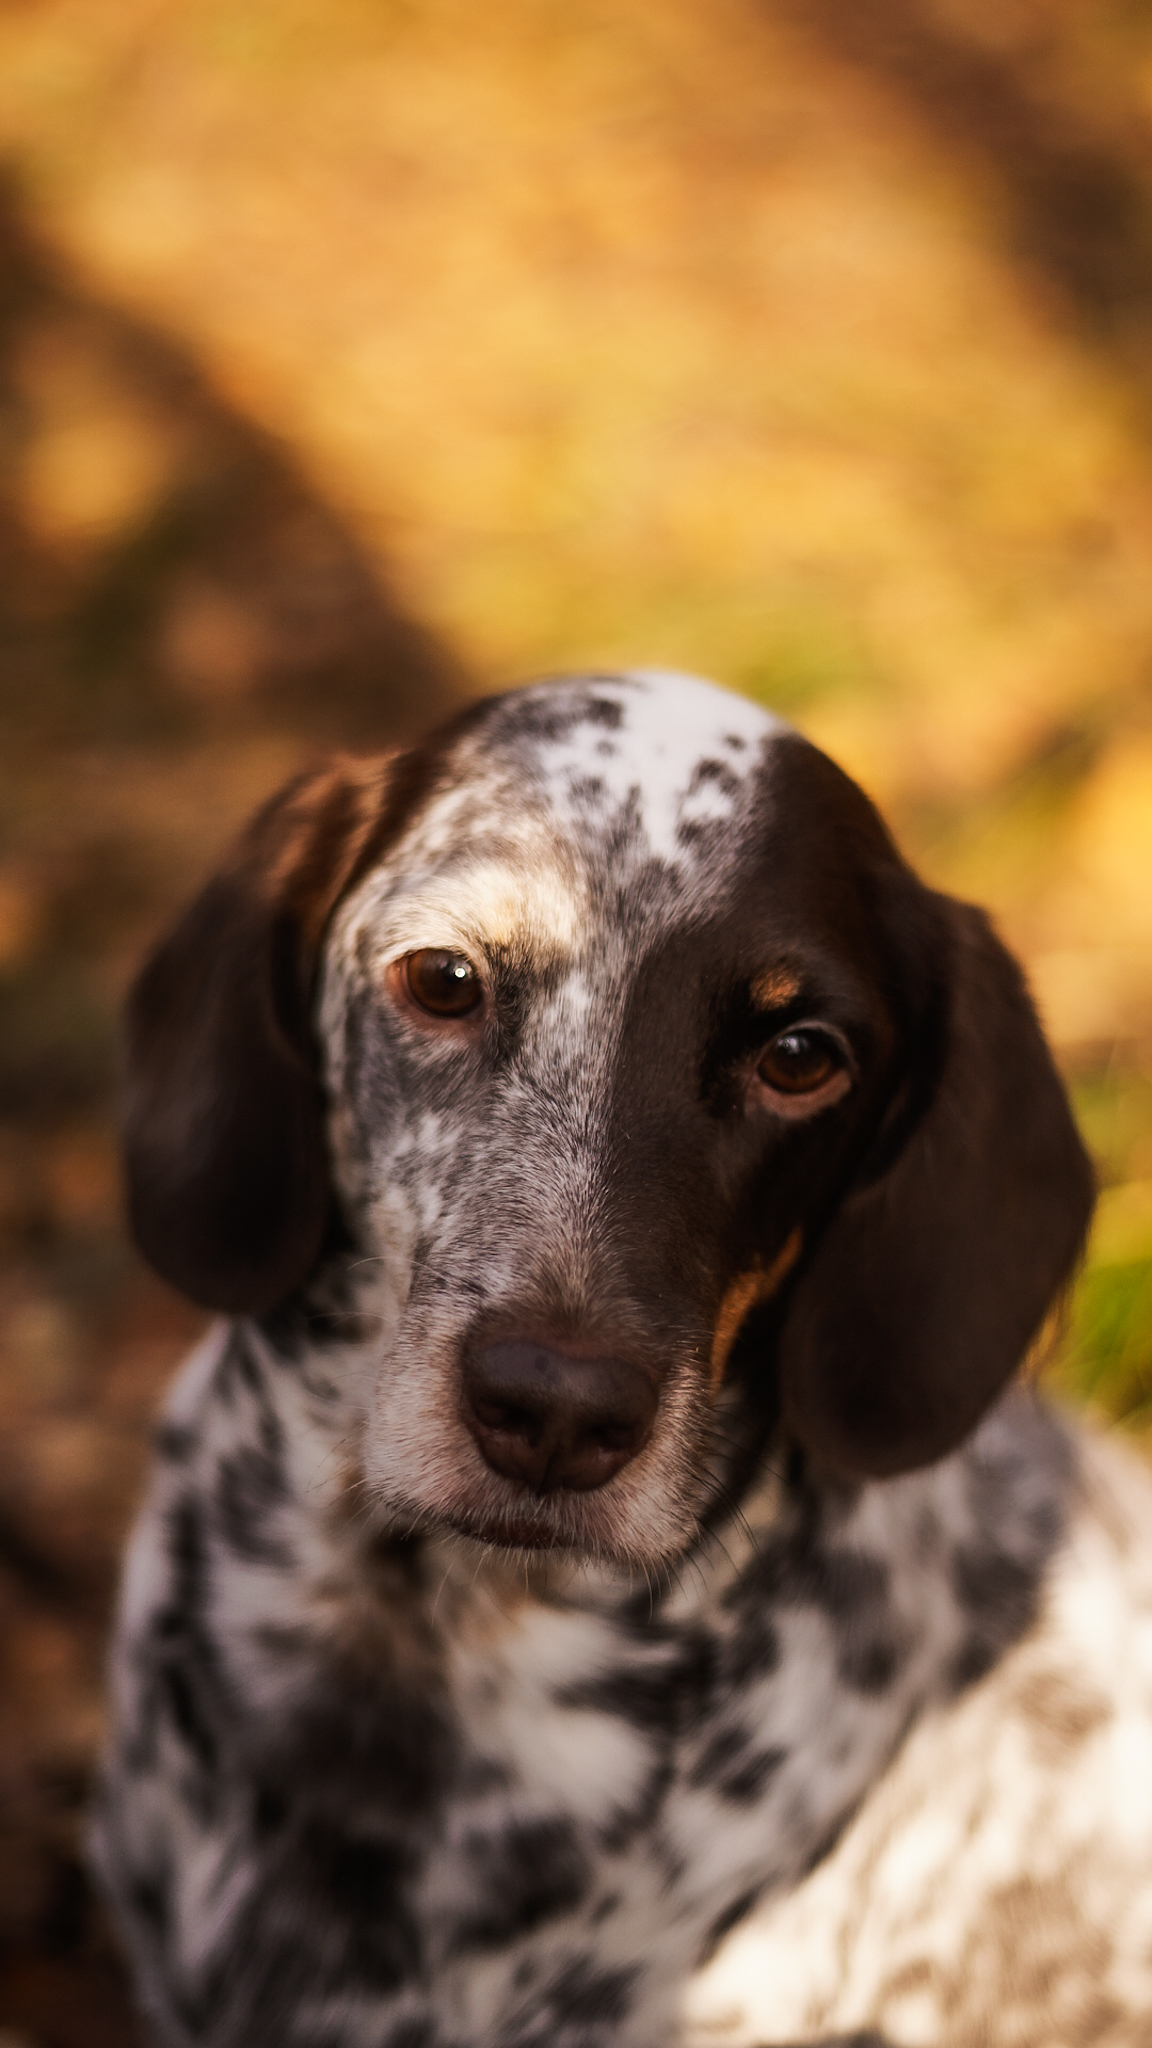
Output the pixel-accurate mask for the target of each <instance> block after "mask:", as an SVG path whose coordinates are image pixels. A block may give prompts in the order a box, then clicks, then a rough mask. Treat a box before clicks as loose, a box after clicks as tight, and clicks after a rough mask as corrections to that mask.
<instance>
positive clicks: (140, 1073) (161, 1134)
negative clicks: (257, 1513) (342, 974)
mask: <svg viewBox="0 0 1152 2048" xmlns="http://www.w3.org/2000/svg"><path fill="white" fill-rule="evenodd" d="M387 775H388V769H387V764H386V763H385V762H383V761H381V760H376V761H363V762H351V761H335V762H332V763H330V764H328V765H326V766H324V767H322V768H320V769H318V770H315V771H313V772H310V773H308V774H305V775H303V776H301V777H300V778H299V779H298V780H297V781H295V782H293V783H291V784H290V785H289V786H288V788H287V789H285V790H283V791H281V792H280V794H279V795H278V796H276V797H274V798H273V799H272V801H271V802H270V803H268V804H267V805H266V806H265V807H264V809H263V810H262V811H260V812H259V813H258V815H257V816H256V818H255V819H254V820H253V822H252V824H251V825H250V826H249V827H248V829H247V831H246V832H245V833H244V834H243V835H242V837H241V838H240V840H239V842H238V844H237V845H236V847H235V848H234V850H233V853H232V855H231V858H230V859H229V860H228V862H227V863H226V864H225V866H224V867H223V868H222V869H221V870H220V872H219V873H218V874H216V875H215V876H214V877H213V879H212V880H211V881H210V882H209V883H208V885H207V887H206V888H205V889H204V890H203V891H202V892H201V894H200V895H199V896H198V897H197V898H196V900H195V902H194V903H192V904H191V906H190V907H189V909H188V910H187V911H186V912H185V913H184V916H183V917H182V918H181V919H180V921H179V923H178V924H177V925H176V927H175V929H174V930H173V931H172V932H171V933H170V934H169V936H168V937H167V938H165V939H163V940H162V941H161V943H160V944H159V945H158V946H157V948H156V950H155V951H154V952H153V954H152V955H151V957H150V959H149V960H148V961H147V963H146V964H145V966H144V968H143V971H142V972H141V974H140V976H139V978H138V980H137V982H136V984H135V986H134V988H133V989H132V992H131V995H130V997H129V1001H128V1009H127V1030H126V1053H127V1061H126V1064H127V1076H126V1080H127V1086H126V1105H125V1111H126V1113H125V1154H126V1162H127V1173H128V1204H129V1214H130V1217H131V1222H132V1228H133V1230H134V1232H135V1235H136V1239H137V1242H138V1243H139V1245H140V1248H141V1250H142V1251H143V1253H144V1255H145V1257H146V1258H148V1259H150V1260H151V1262H152V1264H153V1265H154V1266H155V1267H156V1268H157V1269H158V1271H159V1272H161V1273H162V1274H163V1275H164V1276H165V1278H166V1279H168V1280H171V1281H172V1282H173V1284H174V1285H175V1286H176V1287H178V1288H180V1289H181V1290H182V1291H183V1292H184V1293H185V1294H188V1295H190V1296H191V1297H192V1299H193V1300H194V1301H198V1302H201V1303H202V1304H203V1305H204V1306H205V1307H206V1308H213V1309H224V1310H226V1311H229V1312H231V1313H240V1312H244V1311H250V1312H259V1311H261V1310H264V1309H267V1308H271V1307H273V1306H274V1305H275V1304H276V1303H277V1302H278V1301H281V1300H283V1299H284V1297H285V1296H286V1295H287V1294H289V1293H290V1292H291V1290H292V1289H293V1287H295V1286H297V1285H298V1284H299V1283H300V1282H301V1281H302V1280H303V1279H304V1278H305V1277H306V1276H307V1273H308V1271H309V1269H310V1268H311V1266H312V1265H313V1263H314V1262H315V1259H316V1256H317V1253H318V1251H319V1248H320V1242H321V1238H322V1235H323V1232H324V1228H325V1223H326V1220H327V1216H328V1205H329V1201H330V1193H329V1181H328V1170H327V1159H326V1148H325V1139H324V1122H323V1101H322V1097H321V1091H320V1084H319V1079H318V1075H317V1067H316V1061H315V1057H314V1050H313V1045H312V1035H311V1025H310V1009H311V995H312V987H313V982H314V978H315V972H316V962H317V957H318V952H319V946H320V941H321V938H322V936H323V932H324V927H325V925H326V923H327V920H328V918H329V916H330V915H331V912H332V910H333V908H334V906H335V904H336V902H337V901H338V899H339V897H340V896H341V894H342V893H343V892H344V890H346V889H347V887H348V886H349V884H350V883H351V881H352V880H353V879H354V878H355V876H356V874H357V872H358V871H359V870H361V869H362V868H363V866H364V864H365V862H366V860H367V858H368V857H369V855H370V854H371V852H372V850H373V847H374V844H375V841H376V840H377V838H378V836H379V832H380V821H381V819H382V816H383V799H384V790H385V784H386V781H387Z"/></svg>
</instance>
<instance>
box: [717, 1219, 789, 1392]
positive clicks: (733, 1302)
mask: <svg viewBox="0 0 1152 2048" xmlns="http://www.w3.org/2000/svg"><path fill="white" fill-rule="evenodd" d="M803 1244H804V1234H803V1232H802V1231H801V1230H799V1229H796V1230H794V1231H793V1232H792V1234H791V1236H790V1237H787V1238H785V1240H784V1243H783V1244H782V1246H781V1247H780V1250H779V1251H778V1252H777V1254H776V1257H775V1258H774V1259H773V1261H772V1264H771V1265H770V1266H753V1267H752V1269H751V1271H750V1272H747V1273H740V1274H739V1275H738V1276H737V1278H736V1279H735V1280H733V1282H732V1285H731V1286H730V1287H729V1289H728V1291H727V1293H726V1294H725V1296H724V1299H723V1301H722V1302H721V1303H720V1312H719V1314H718V1315H717V1317H716V1328H715V1330H714V1332H713V1336H712V1356H711V1360H710V1375H711V1388H712V1392H713V1393H715V1391H716V1389H717V1387H718V1386H719V1385H720V1382H721V1380H722V1379H723V1377H724V1369H725V1367H726V1366H727V1364H728V1355H729V1353H730V1351H731V1349H732V1346H733V1344H734V1343H735V1341H736V1334H737V1331H738V1330H739V1328H740V1325H741V1323H742V1322H743V1321H744V1318H745V1316H746V1315H747V1314H748V1312H749V1310H750V1309H753V1308H755V1307H756V1306H757V1305H758V1304H759V1303H760V1302H762V1301H770V1300H771V1298H772V1296H773V1295H774V1294H775V1292H776V1290H777V1288H778V1287H779V1286H780V1285H781V1282H782V1281H784V1280H786V1279H787V1277H788V1274H789V1273H790V1272H791V1271H792V1268H793V1266H794V1265H795V1264H796V1261H797V1259H798V1258H799V1256H800V1252H801V1249H802V1247H803Z"/></svg>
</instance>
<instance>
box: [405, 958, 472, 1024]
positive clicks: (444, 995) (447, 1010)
mask: <svg viewBox="0 0 1152 2048" xmlns="http://www.w3.org/2000/svg"><path fill="white" fill-rule="evenodd" d="M404 979H405V982H406V983H407V987H408V993H409V995H410V996H411V998H412V1000H413V1002H414V1003H416V1004H418V1006H419V1008H420V1009H422V1010H428V1011H429V1012H430V1013H431V1015H432V1016H433V1017H467V1016H468V1015H469V1013H470V1012H471V1011H472V1010H475V1009H476V1008H477V1006H478V1004H479V1002H480V998H481V996H482V994H483V989H482V987H481V982H480V976H479V975H478V974H477V972H476V969H475V968H474V967H473V965H472V962H471V961H470V960H467V959H465V957H464V955H463V953H439V952H437V951H436V950H435V949H434V948H429V950H428V951H427V952H424V953H409V955H408V958H407V960H406V961H405V962H404Z"/></svg>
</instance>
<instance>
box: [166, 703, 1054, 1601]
mask: <svg viewBox="0 0 1152 2048" xmlns="http://www.w3.org/2000/svg"><path fill="white" fill-rule="evenodd" d="M128 1055H129V1090H128V1113H127V1152H128V1168H129V1187H130V1200H131V1209H132V1217H133V1222H134V1225H135V1229H136V1233H137V1236H138V1238H139V1241H140V1243H141V1245H142V1247H143V1249H144V1251H145V1252H146V1254H147V1255H148V1256H149V1258H151V1260H152V1261H153V1263H154V1264H155V1265H156V1266H157V1267H158V1268H159V1270H160V1271H161V1272H162V1273H164V1274H166V1275H167V1276H168V1277H169V1278H170V1279H172V1280H173V1281H174V1282H175V1283H176V1285H177V1286H178V1287H181V1288H182V1289H184V1290H185V1291H186V1292H187V1293H188V1294H190V1295H191V1296H192V1297H193V1298H194V1299H195V1300H197V1301H200V1302H203V1303H205V1304H207V1305H209V1306H211V1307H216V1308H223V1309H227V1310H230V1311H237V1312H243V1311H250V1312H264V1311H267V1310H269V1309H271V1308H273V1307H274V1306H276V1305H277V1304H279V1303H281V1302H282V1301H283V1300H284V1299H285V1298H286V1297H288V1296H290V1295H291V1294H293V1293H294V1292H295V1291H297V1290H299V1289H300V1288H301V1287H302V1285H303V1284H304V1283H305V1282H306V1281H307V1280H308V1278H309V1275H310V1274H311V1273H312V1272H313V1270H314V1268H315V1267H316V1265H317V1262H318V1260H319V1259H320V1256H321V1250H322V1246H323V1244H324V1242H325V1238H326V1233H327V1235H328V1238H329V1240H330V1238H331V1231H330V1221H331V1218H332V1216H333V1214H334V1213H337V1214H339V1216H340V1217H341V1218H342V1224H343V1227H344V1229H345V1230H346V1232H347V1234H348V1237H349V1239H350V1241H351V1243H352V1245H353V1247H354V1249H353V1250H351V1251H350V1252H349V1253H348V1255H347V1256H348V1258H349V1260H350V1261H354V1262H356V1266H355V1269H356V1271H357V1272H358V1273H360V1274H361V1275H362V1276H365V1277H364V1282H363V1284H364V1285H365V1286H366V1287H368V1288H369V1289H370V1290H371V1294H372V1303H373V1307H374V1310H375V1313H376V1314H377V1315H378V1317H379V1325H378V1327H379V1338H378V1371H377V1373H376V1383H375V1389H374V1392H373V1394H372V1396H371V1400H370V1403H369V1413H368V1414H367V1416H366V1427H365V1432H364V1464H365V1472H366V1476H367V1478H368V1481H369V1483H370V1485H371V1486H372V1488H373V1489H374V1491H375V1492H376V1494H377V1496H378V1497H379V1498H380V1500H381V1501H382V1502H383V1503H384V1504H385V1505H386V1506H387V1507H389V1508H391V1509H393V1510H394V1511H395V1512H396V1514H397V1515H398V1516H404V1517H408V1518H410V1519H412V1518H414V1519H416V1520H420V1519H424V1520H433V1521H437V1520H438V1521H442V1522H447V1523H449V1524H451V1525H453V1526H455V1527H457V1528H461V1529H464V1530H466V1531H468V1532H470V1533H472V1534H473V1535H477V1536H480V1537H482V1538H485V1539H488V1540H491V1541H496V1542H502V1543H507V1544H517V1545H520V1544H523V1545H530V1546H541V1545H542V1546H564V1547H569V1548H574V1549H576V1550H579V1551H583V1552H586V1553H599V1554H602V1555H610V1556H616V1557H619V1558H633V1559H638V1560H643V1561H645V1562H652V1563H655V1562H658V1561H660V1560H661V1559H664V1558H667V1557H670V1556H672V1555H674V1554H676V1553H677V1552H678V1551H679V1550H681V1549H682V1548H683V1546H684V1545H685V1544H686V1543H687V1542H688V1541H690V1539H691V1536H692V1534H693V1532H694V1530H695V1528H696V1527H697V1525H698V1519H699V1516H700V1514H701V1511H702V1507H703V1504H704V1501H705V1499H706V1496H707V1492H708V1487H709V1483H710V1480H709V1471H708V1462H709V1455H708V1448H707V1447H708V1446H709V1444H710V1442H711V1441H712V1436H711V1432H710V1427H709V1423H710V1418H711V1417H712V1416H713V1415H714V1414H715V1413H716V1411H717V1403H721V1404H727V1408H726V1413H727V1415H728V1418H729V1422H731V1415H732V1413H733V1412H735V1410H739V1417H740V1420H739V1429H740V1430H742V1431H743V1432H744V1434H745V1436H746V1435H747V1431H748V1429H749V1427H752V1426H753V1425H752V1424H751V1423H750V1421H749V1417H750V1416H751V1417H757V1416H758V1417H759V1421H760V1425H761V1427H762V1428H766V1427H767V1426H768V1424H769V1423H770V1422H771V1421H772V1419H773V1418H774V1417H776V1416H777V1415H779V1416H780V1417H781V1418H782V1425H783V1427H784V1429H785V1430H786V1431H787V1432H789V1433H790V1435H791V1436H792V1438H793V1439H795V1440H798V1441H799V1442H800V1443H801V1444H803V1445H804V1446H805V1447H806V1448H807V1450H808V1451H809V1452H810V1453H811V1454H812V1455H813V1456H814V1457H815V1458H816V1459H817V1460H818V1461H819V1462H821V1463H823V1464H824V1465H826V1466H827V1467H829V1468H831V1469H832V1470H834V1471H838V1472H841V1473H844V1474H848V1475H883V1474H889V1473H894V1472H898V1471H901V1470H904V1469H907V1468H909V1467H911V1466H914V1465H918V1464H923V1463H926V1462H928V1461H930V1460H932V1459H934V1458H937V1457H939V1456H940V1455H941V1454H942V1453H943V1452H945V1451H947V1450H948V1449H949V1448H950V1447H951V1446H952V1445H953V1444H955V1443H956V1442H958V1441H959V1439H960V1438H961V1437H962V1436H963V1435H964V1434H965V1433H966V1432H967V1431H968V1430H969V1429H970V1428H971V1427H972V1426H973V1424H974V1423H975V1422H976V1420H977V1418H978V1417H979V1415H980V1414H981V1412H982V1410H983V1409H984V1408H985V1407H986V1406H987V1404H988V1403H989V1401H990V1400H991V1399H992V1398H993V1396H994V1395H995V1394H996V1393H997V1391H998V1390H999V1389H1000V1387H1001V1386H1002V1385H1003V1384H1004V1382H1005V1381H1006V1379H1007V1378H1008V1376H1009V1375H1010V1374H1011V1373H1012V1371H1013V1369H1014V1368H1015V1367H1016V1365H1017V1364H1018V1363H1019V1361H1020V1359H1021V1357H1022V1355H1023V1353H1024V1351H1025V1349H1026V1347H1027V1345H1028V1343H1029V1341H1030V1339H1031V1338H1032V1337H1033V1335H1034V1333H1035V1332H1036V1330H1037V1327H1038V1325H1039V1324H1040V1323H1041V1321H1042V1319H1043V1317H1044V1315H1045V1312H1046V1311H1047V1309H1048V1307H1049V1305H1050V1303H1051V1301H1052V1299H1053V1296H1054V1295H1055V1294H1056V1292H1057V1291H1058V1289H1059V1288H1060V1286H1061V1285H1062V1283H1063V1282H1064V1281H1065V1279H1066V1278H1067V1276H1068V1274H1069V1271H1070V1269H1071V1267H1072V1265H1073V1262H1074V1260H1075V1258H1076V1255H1077V1252H1078V1249H1079V1247H1080V1244H1081V1241H1082V1237H1083V1233H1084V1230H1085V1227H1086V1224H1087V1220H1088V1216H1089V1212H1090V1208H1091V1175H1090V1170H1089V1167H1088V1164H1087V1161H1086V1159H1085V1156H1084V1153H1083V1150H1082V1147H1081V1145H1080V1142H1079V1140H1078V1138H1077V1135H1076V1132H1075V1128H1074V1126H1073V1123H1072V1119H1071V1117H1070V1114H1069V1111H1068V1106H1067V1103H1066V1101H1065V1097H1064V1093H1063V1090H1062V1088H1061V1084H1060V1081H1059V1079H1058V1077H1057V1075H1056V1072H1055V1069H1054V1067H1053V1065H1052V1061H1051V1058H1050V1056H1049V1053H1048V1051H1047V1048H1046V1046H1045V1044H1044V1041H1043V1038H1042V1036H1041V1032H1040V1028H1039V1026H1038V1024H1037V1021H1036V1017H1035V1014H1034V1012H1033V1009H1032V1006H1031V1003H1030V1002H1029V999H1028V996H1027V993H1026V991H1025V988H1024V985H1023V982H1022V980H1021V977H1020V974H1019V972H1018V970H1017V968H1016V967H1015V965H1014V963H1013V962H1012V960H1011V959H1010V957H1009V956H1008V954H1007V953H1006V952H1005V951H1004V948H1003V947H1002V946H1001V945H1000V944H999V942H998V940H997V939H996V938H995V937H994V936H993V934H992V932H991V931H990V929H989V927H988V924H987V922H986V921H985V919H984V918H983V916H982V915H981V914H980V913H979V912H978V911H975V910H972V909H970V908H968V907H967V906H965V905H962V904H959V903H956V902H953V901H952V900H951V899H949V898H947V897H943V896H939V895H936V894H933V893H932V892H931V891H929V890H928V889H926V888H925V887H924V886H923V885H922V884H921V883H920V882H919V881H918V880H917V879H916V877H915V876H914V875H913V874H912V872H911V871H910V869H909V868H908V867H907V866H906V865H905V863H904V862H903V860H902V859H901V858H900V856H899V854H898V853H897V852H896V850H895V848H894V846H893V844H892V841H891V839H890V838H889V836H888V834H887V832H886V831H885V829H884V827H883V825H882V824H881V822H880V820H879V818H878V817H877V815H876V812H875V811H874V809H873V808H872V806H871V804H870V803H869V802H868V801H867V799H866V798H865V797H864V796H863V795H862V794H861V792H860V791H859V790H858V789H857V788H856V786H855V785H854V784H853V783H852V782H850V781H849V780H848V778H847V777H846V776H844V775H843V774H842V773H841V772H840V771H839V770H838V769H837V768H836V767H834V766H833V764H832V763H831V762H830V761H829V760H828V759H827V758H826V757H825V756H824V755H823V754H821V753H819V752H818V751H817V749H816V748H814V747H812V746H810V745H809V744H808V743H807V742H806V741H804V740H803V739H801V738H800V737H799V736H798V735H797V734H795V733H794V732H792V731H791V730H789V729H788V728H787V727H785V726H782V725H781V724H780V723H778V722H777V721H776V720H774V719H772V718H771V717H769V716H767V715H766V714H765V713H764V712H762V711H760V710H758V709H756V708H755V707H754V706H753V705H752V704H750V703H748V702H746V701H744V700H743V699H741V698H738V697H732V696H728V695H726V694H724V693H723V692H721V691H719V690H716V689H714V688H713V687H711V686H710V685H707V684H704V683H700V682H697V681H695V680H693V679H690V678H684V677H674V676H661V675H655V674H638V675H629V676H603V677H601V676H594V677H588V678H578V679H573V680H561V681H557V682H548V683H542V684H539V685H537V686H535V687H533V688H530V689H526V690H523V691H520V692H515V693H512V694H510V695H508V696H504V697H498V698H494V699H491V700H489V701H487V702H485V703H483V704H481V705H479V706H477V707H475V708H474V709H473V710H471V711H470V712H468V713H467V714H466V715H465V716H464V717H463V718H462V719H459V720H458V721H457V722H456V723H455V725H453V726H451V727H449V728H448V729H447V730H446V731H445V732H444V733H442V734H440V735H439V736H438V737H435V738H433V739H432V740H431V741H430V742H429V743H428V744H427V745H426V746H425V747H423V748H421V749H419V750H418V751H416V752H415V753H413V754H410V755H407V756H402V757H399V758H397V759H393V760H380V761H375V762H372V761H370V762H366V763H348V762H336V763H334V764H332V765H330V766H328V767H326V768H324V769H321V770H319V771H317V772H316V773H314V774H312V775H309V776H306V777H304V778H303V779H302V780H300V781H299V782H297V783H295V784H293V785H292V787H291V788H289V789H288V790H287V791H285V792H284V793H283V794H282V795H281V796H279V797H277V798H276V799H274V800H273V802H272V803H271V804H270V805H269V806H268V807H267V808H266V809H265V810H264V811H263V812H261V813H260V815H259V816H258V817H257V819H256V820H255V822H254V824H253V825H252V826H251V827H250V829H249V831H248V832H247V834H246V835H245V837H244V838H243V839H242V840H241V842H240V845H239V847H238V849H237V850H236V852H235V854H234V856H233V858H232V860H231V862H230V864H229V865H228V866H227V867H226V868H225V869H224V870H223V871H222V872H221V873H220V874H219V875H218V876H217V877H216V878H215V879H214V880H213V881H212V882H210V883H209V885H208V887H207V889H206V890H205V891H204V892H203V894H202V895H201V896H200V897H199V898H198V900H197V901H196V902H195V903H194V904H193V906H192V908H191V909H190V910H189V911H188V912H187V914H186V915H185V917H184V918H183V920H182V922H181V923H180V924H179V925H178V926H177V927H176V929H175V931H174V932H173V933H172V935H171V936H170V937H169V938H168V939H166V940H165V941H164V942H163V944H162V945H161V946H160V947H159V949H158V950H157V952H156V953H155V954H154V955H153V957H152V959H151V960H150V961H149V963H148V964H147V966H146V967H145V969H144V971H143V974H142V975H141V977H140V980H139V982H138V984H137V986H136V989H135V991H134V993H133V996H132V1000H131V1004H130V1011H129V1029H128ZM733 1388H738V1389H739V1392H738V1394H736V1393H733V1391H732V1390H733ZM713 1477H714V1474H713Z"/></svg>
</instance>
